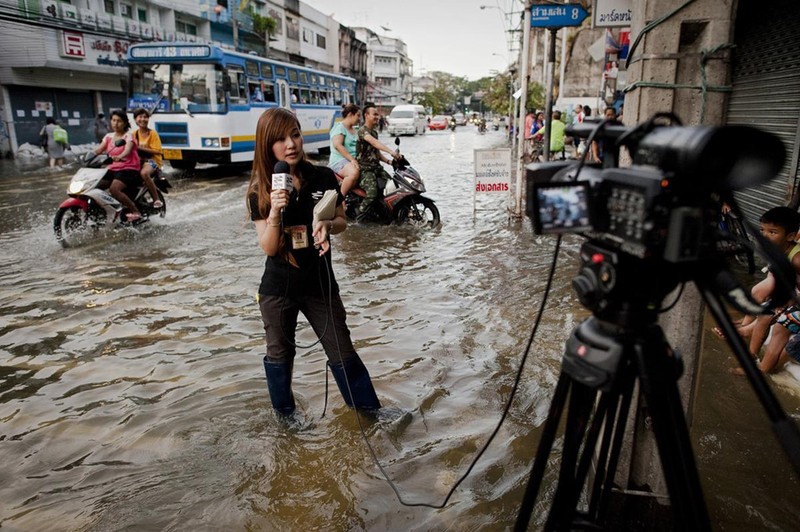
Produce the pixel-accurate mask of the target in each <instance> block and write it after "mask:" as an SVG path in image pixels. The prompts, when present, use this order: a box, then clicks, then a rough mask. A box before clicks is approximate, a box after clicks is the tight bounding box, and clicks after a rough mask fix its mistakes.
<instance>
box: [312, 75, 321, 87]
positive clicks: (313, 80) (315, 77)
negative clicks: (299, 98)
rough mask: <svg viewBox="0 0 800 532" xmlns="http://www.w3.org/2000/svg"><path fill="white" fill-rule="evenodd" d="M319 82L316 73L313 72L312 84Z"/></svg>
mask: <svg viewBox="0 0 800 532" xmlns="http://www.w3.org/2000/svg"><path fill="white" fill-rule="evenodd" d="M317 83H319V82H318V81H317V75H316V74H311V84H312V85H316V84H317Z"/></svg>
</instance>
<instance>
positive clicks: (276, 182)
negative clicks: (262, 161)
mask: <svg viewBox="0 0 800 532" xmlns="http://www.w3.org/2000/svg"><path fill="white" fill-rule="evenodd" d="M293 188H294V187H293V186H292V175H291V174H290V173H289V165H288V164H286V161H278V162H277V163H275V168H273V169H272V190H281V189H283V190H285V191H287V192H289V193H290V194H291V193H292V189H293ZM281 227H283V208H281Z"/></svg>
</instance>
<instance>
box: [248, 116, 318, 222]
mask: <svg viewBox="0 0 800 532" xmlns="http://www.w3.org/2000/svg"><path fill="white" fill-rule="evenodd" d="M294 128H297V129H300V122H299V121H298V120H297V117H296V116H295V115H294V113H292V112H291V111H289V110H288V109H284V108H282V107H274V108H272V109H268V110H266V111H264V113H263V114H262V115H261V117H260V118H259V119H258V124H257V125H256V147H255V157H254V158H253V172H252V173H251V174H250V185H249V186H248V187H247V195H248V198H249V196H250V194H256V197H257V198H258V212H259V214H261V216H263V217H265V218H266V217H267V216H268V215H269V209H270V199H269V195H270V194H271V193H272V170H273V168H275V163H277V162H278V160H277V159H276V158H275V154H273V153H272V145H273V144H275V143H276V142H277V141H279V140H283V139H285V138H286V136H287V135H288V134H289V132H290V131H291V130H292V129H294ZM302 160H303V161H305V160H306V155H305V152H303V154H302ZM247 208H248V210H249V209H250V201H249V199H248V201H247Z"/></svg>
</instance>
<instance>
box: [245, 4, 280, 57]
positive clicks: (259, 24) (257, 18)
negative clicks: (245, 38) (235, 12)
mask: <svg viewBox="0 0 800 532" xmlns="http://www.w3.org/2000/svg"><path fill="white" fill-rule="evenodd" d="M247 14H248V15H249V16H250V18H251V19H253V31H254V32H255V34H256V35H258V36H259V37H261V36H262V35H263V37H262V39H264V45H265V47H266V49H267V50H268V51H269V38H270V37H272V34H273V33H275V30H276V29H278V21H277V20H275V19H274V18H272V17H265V16H263V15H260V14H258V13H256V12H255V11H253V8H252V7H250V9H249V10H248V13H247Z"/></svg>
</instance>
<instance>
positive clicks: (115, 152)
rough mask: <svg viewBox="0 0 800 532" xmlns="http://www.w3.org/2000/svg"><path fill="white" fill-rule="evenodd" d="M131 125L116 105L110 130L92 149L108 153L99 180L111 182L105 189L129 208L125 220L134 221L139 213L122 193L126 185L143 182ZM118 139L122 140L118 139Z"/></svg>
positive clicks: (97, 152)
mask: <svg viewBox="0 0 800 532" xmlns="http://www.w3.org/2000/svg"><path fill="white" fill-rule="evenodd" d="M130 128H131V123H130V122H129V121H128V115H126V114H125V112H124V111H121V110H119V109H116V110H114V111H111V129H112V132H111V133H108V134H107V135H106V136H105V137H103V141H102V142H101V143H100V145H99V146H98V147H97V149H96V150H94V152H95V153H96V154H97V155H100V154H101V153H105V154H106V155H108V156H109V157H111V160H112V161H113V162H112V163H111V164H110V165H109V167H108V172H107V173H106V175H105V177H104V178H103V181H102V182H105V184H108V183H110V184H109V185H108V191H109V192H110V193H111V195H112V196H114V198H116V200H117V201H119V202H120V203H122V204H123V205H124V206H125V208H126V209H128V217H127V221H129V222H134V221H136V220H139V219H140V218H141V217H142V214H141V213H140V212H139V209H137V208H136V205H135V204H134V203H133V201H131V199H130V198H129V197H128V195H127V194H125V189H126V188H128V187H130V188H135V187H138V186H139V184H140V183H141V182H142V177H141V175H140V174H139V170H140V167H141V164H140V162H139V154H138V153H137V151H136V142H135V141H134V140H133V137H132V136H131V135H130V134H129V133H128V130H129V129H130ZM120 140H122V141H123V142H118V141H120ZM117 144H119V146H118V145H117ZM102 182H101V183H102Z"/></svg>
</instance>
